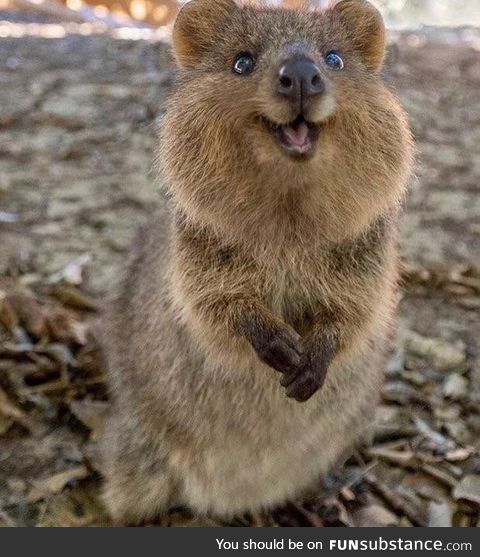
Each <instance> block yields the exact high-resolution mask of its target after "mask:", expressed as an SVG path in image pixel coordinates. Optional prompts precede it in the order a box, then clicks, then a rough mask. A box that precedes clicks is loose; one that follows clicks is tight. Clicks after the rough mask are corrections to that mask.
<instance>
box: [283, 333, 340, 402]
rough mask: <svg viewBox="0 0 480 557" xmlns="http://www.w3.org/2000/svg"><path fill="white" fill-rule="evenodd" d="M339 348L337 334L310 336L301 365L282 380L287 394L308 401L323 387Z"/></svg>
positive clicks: (298, 399)
mask: <svg viewBox="0 0 480 557" xmlns="http://www.w3.org/2000/svg"><path fill="white" fill-rule="evenodd" d="M337 348H338V337H337V336H336V335H335V334H324V335H322V336H320V337H319V336H313V337H312V338H310V339H309V340H308V341H307V349H306V351H305V357H304V358H303V361H302V363H301V365H300V366H298V368H297V369H293V370H291V371H290V372H289V373H286V374H285V375H284V377H283V378H282V380H281V384H282V386H283V387H285V388H286V390H287V396H288V397H290V398H294V399H295V400H296V401H298V402H306V401H307V400H309V399H310V398H311V397H312V396H313V395H314V394H315V393H316V392H317V391H318V390H319V389H320V388H321V387H323V384H324V383H325V379H326V377H327V371H328V368H329V366H330V363H331V361H332V359H333V358H334V356H335V354H336V352H337Z"/></svg>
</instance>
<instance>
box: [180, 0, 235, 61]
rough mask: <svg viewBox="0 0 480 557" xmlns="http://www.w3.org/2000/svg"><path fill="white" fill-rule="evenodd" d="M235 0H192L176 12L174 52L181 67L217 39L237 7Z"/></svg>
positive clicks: (200, 55) (194, 59) (195, 57)
mask: <svg viewBox="0 0 480 557" xmlns="http://www.w3.org/2000/svg"><path fill="white" fill-rule="evenodd" d="M238 9H239V8H238V6H237V4H236V3H235V0H191V1H190V2H188V4H185V6H183V8H182V9H181V10H180V12H179V14H178V15H177V19H176V21H175V25H174V27H173V52H174V54H175V58H176V59H177V62H178V64H179V65H180V66H182V67H189V66H193V65H195V64H196V63H197V62H198V61H199V60H200V59H201V57H202V55H203V54H204V53H205V51H207V50H208V49H209V48H210V47H211V46H212V44H214V42H215V37H216V35H217V33H218V30H219V29H220V28H221V26H222V23H223V22H224V21H225V20H226V18H227V17H228V16H229V15H230V14H231V13H232V12H233V11H235V10H238Z"/></svg>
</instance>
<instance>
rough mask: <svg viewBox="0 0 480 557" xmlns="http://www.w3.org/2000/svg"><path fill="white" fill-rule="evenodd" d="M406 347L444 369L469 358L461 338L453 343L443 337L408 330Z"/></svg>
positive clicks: (457, 365) (455, 365)
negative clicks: (428, 335) (432, 336)
mask: <svg viewBox="0 0 480 557" xmlns="http://www.w3.org/2000/svg"><path fill="white" fill-rule="evenodd" d="M406 348H407V350H408V351H410V352H412V353H413V354H415V355H417V356H420V357H422V358H424V359H425V360H427V361H428V362H429V363H431V364H432V365H433V366H434V367H436V368H438V369H442V370H449V369H455V368H458V367H459V366H461V365H462V364H463V363H465V360H466V359H467V349H466V346H465V344H464V343H463V342H462V341H461V340H459V341H457V342H455V343H453V342H449V341H446V340H444V339H442V338H431V337H424V336H422V335H419V334H418V333H415V332H414V331H408V334H407V336H406Z"/></svg>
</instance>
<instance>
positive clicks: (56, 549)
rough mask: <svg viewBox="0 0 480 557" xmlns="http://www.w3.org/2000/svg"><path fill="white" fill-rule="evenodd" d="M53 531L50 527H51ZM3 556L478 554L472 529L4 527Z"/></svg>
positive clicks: (479, 542)
mask: <svg viewBox="0 0 480 557" xmlns="http://www.w3.org/2000/svg"><path fill="white" fill-rule="evenodd" d="M52 530H54V531H52ZM0 547H1V548H2V554H3V555H24V554H27V553H30V554H32V555H37V554H38V555H48V556H49V557H54V556H56V555H62V556H68V557H76V556H79V557H80V556H81V557H90V556H91V555H92V554H93V555H100V554H103V553H104V552H108V555H110V554H113V555H115V556H117V555H130V556H133V557H137V556H143V555H148V556H150V555H151V556H157V555H158V556H161V555H175V556H177V555H225V556H228V555H235V554H239V553H242V554H246V553H249V554H252V555H272V554H276V553H282V554H289V555H292V556H295V555H300V554H302V555H311V556H312V557H313V556H314V555H329V556H332V557H335V556H339V555H342V556H349V555H358V554H362V553H363V554H366V555H380V554H392V555H398V554H402V553H406V554H410V555H427V554H434V553H437V552H439V551H443V552H447V553H452V554H458V555H470V556H473V555H478V552H479V549H480V530H479V529H477V528H350V529H346V528H211V529H209V528H167V529H162V528H92V529H80V528H79V529H70V530H67V529H47V528H46V529H30V530H28V532H26V530H25V529H22V528H11V529H10V528H5V529H3V530H2V532H1V534H0Z"/></svg>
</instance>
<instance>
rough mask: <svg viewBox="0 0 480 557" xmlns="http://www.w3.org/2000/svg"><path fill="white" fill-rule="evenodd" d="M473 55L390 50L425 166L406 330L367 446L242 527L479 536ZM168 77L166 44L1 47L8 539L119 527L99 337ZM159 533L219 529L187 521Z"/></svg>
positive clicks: (479, 256) (174, 520)
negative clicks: (62, 528)
mask: <svg viewBox="0 0 480 557" xmlns="http://www.w3.org/2000/svg"><path fill="white" fill-rule="evenodd" d="M479 45H480V33H479V32H478V31H472V30H460V31H451V32H449V31H442V32H438V31H435V32H434V31H431V30H425V31H424V32H422V33H415V34H409V33H403V34H398V35H395V36H393V37H392V47H391V49H390V54H389V61H388V66H387V70H386V74H387V78H388V80H389V81H390V82H391V83H392V84H393V85H394V86H395V87H396V88H397V91H398V93H399V96H400V97H401V100H402V102H403V103H404V105H405V107H406V109H407V110H408V112H409V114H410V117H411V121H412V126H413V130H414V134H415V138H416V141H417V148H418V153H417V161H418V162H417V167H416V178H415V180H414V181H413V184H412V189H411V192H410V195H409V199H408V202H407V217H406V219H405V223H404V227H403V228H404V230H403V240H402V255H403V260H404V264H405V272H404V297H403V300H402V302H401V308H400V318H399V321H400V332H399V335H398V339H397V342H396V347H397V349H396V352H395V354H393V355H392V359H391V361H390V364H389V367H388V370H387V382H386V384H385V387H384V388H383V391H382V404H381V406H380V407H379V409H378V411H377V417H376V421H375V424H374V426H373V427H372V431H371V434H370V436H369V441H368V442H367V443H366V444H365V445H364V446H362V447H360V448H359V449H358V450H357V452H356V453H355V455H354V456H353V457H352V458H351V459H350V460H349V461H348V462H347V464H346V465H345V466H344V467H343V468H341V469H339V470H338V471H336V473H335V474H332V476H331V477H329V478H327V479H326V480H325V482H324V483H325V484H326V485H325V486H323V487H322V489H320V488H319V491H318V493H314V494H312V496H311V497H309V498H308V499H306V500H305V501H297V502H295V503H292V504H291V505H288V506H287V507H285V508H282V509H278V510H276V511H274V512H272V513H264V514H261V515H258V516H245V517H238V518H237V519H236V520H235V521H234V523H233V524H237V525H248V524H253V525H276V524H278V525H314V526H322V525H339V526H340V525H390V524H395V525H405V526H412V525H413V526H417V525H451V524H455V525H462V526H474V525H478V524H479V522H478V521H479V516H480V455H479V449H480V443H479V432H480V337H479V335H478V331H479V330H480V311H479V309H480V195H479V194H480V151H479V149H478V145H479V144H480V56H479V52H478V49H479ZM170 82H171V73H170V57H169V54H168V47H167V46H165V45H163V44H161V43H150V42H146V41H125V40H118V39H113V38H111V37H109V36H106V35H99V36H83V35H68V34H67V35H66V36H65V37H64V38H59V39H45V38H39V37H35V36H23V37H21V38H12V37H7V38H2V39H1V42H0V83H1V87H0V242H1V244H0V524H1V525H5V526H8V525H30V524H36V525H66V526H77V525H99V524H108V517H107V516H106V513H105V511H104V509H103V508H102V505H101V503H100V499H99V489H100V484H101V481H100V476H101V464H100V461H99V457H98V452H97V450H96V448H97V446H96V443H97V441H98V438H99V436H100V435H101V433H102V416H103V414H104V412H105V408H106V405H107V404H108V403H107V397H106V392H105V386H104V380H103V366H102V362H101V357H100V355H99V352H98V348H97V346H96V343H95V338H94V334H93V332H92V327H91V323H92V322H93V321H94V319H95V315H96V313H97V311H96V310H97V308H98V304H99V301H101V300H102V299H103V297H104V294H105V292H106V291H108V289H109V287H110V286H111V285H112V284H113V283H114V281H115V277H116V276H117V275H118V273H119V270H120V269H121V267H122V265H123V263H124V261H125V254H126V250H127V249H128V245H129V242H130V240H131V238H132V235H133V234H134V231H135V230H136V228H137V227H138V225H139V224H140V223H141V222H143V221H145V219H146V218H147V217H148V215H149V214H150V213H151V212H152V209H153V207H154V206H155V205H156V204H157V203H158V202H159V200H160V193H159V185H158V184H157V182H156V178H155V174H154V173H153V172H152V161H153V156H154V144H155V130H156V127H157V125H159V116H160V115H161V110H162V108H161V107H162V101H163V99H164V97H165V95H166V93H167V91H168V87H169V84H170ZM252 473H254V472H253V471H252ZM159 524H162V525H199V524H207V525H208V524H210V525H215V524H220V523H219V522H216V521H215V520H214V519H213V518H212V519H205V518H202V519H200V518H197V517H192V516H190V515H189V513H188V511H186V510H175V511H172V513H170V514H169V515H168V516H165V517H162V518H161V519H160V521H159Z"/></svg>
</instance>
